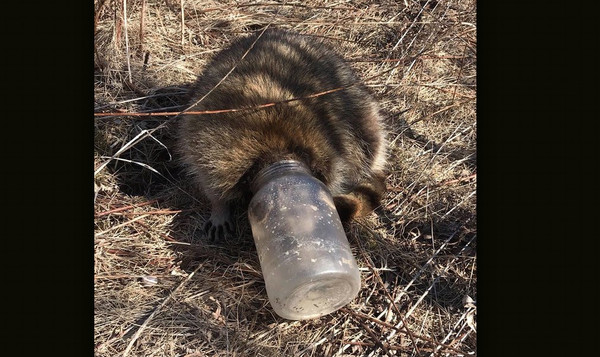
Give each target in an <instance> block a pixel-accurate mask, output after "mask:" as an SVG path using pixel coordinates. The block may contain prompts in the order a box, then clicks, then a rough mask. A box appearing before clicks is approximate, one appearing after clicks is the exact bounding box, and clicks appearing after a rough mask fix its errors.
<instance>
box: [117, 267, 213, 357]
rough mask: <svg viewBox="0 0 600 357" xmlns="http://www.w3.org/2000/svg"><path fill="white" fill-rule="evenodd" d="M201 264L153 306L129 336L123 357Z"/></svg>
mask: <svg viewBox="0 0 600 357" xmlns="http://www.w3.org/2000/svg"><path fill="white" fill-rule="evenodd" d="M202 266H203V264H199V265H198V266H197V267H196V269H194V271H193V272H192V273H191V274H190V275H188V276H187V277H186V278H185V279H184V280H183V281H182V282H181V283H180V284H179V286H177V287H176V288H175V289H174V290H173V291H171V293H170V294H169V295H168V296H167V297H166V298H165V299H164V300H163V301H162V302H161V303H160V305H158V306H157V307H156V308H154V310H153V311H152V313H151V314H150V316H148V317H147V318H146V319H145V320H144V323H142V325H141V326H140V328H139V329H138V330H137V331H136V332H135V334H134V335H133V337H132V338H131V341H129V344H128V345H127V348H125V351H124V352H123V357H127V355H128V354H129V351H130V350H131V348H132V347H133V345H134V343H135V341H137V339H138V338H139V337H140V335H141V334H142V332H144V330H145V329H146V327H147V326H148V323H149V322H150V321H151V320H152V319H153V318H154V316H156V314H158V312H160V311H161V310H162V308H163V307H164V306H165V305H166V304H167V302H169V301H170V300H171V298H173V296H175V295H176V293H177V292H178V291H179V290H181V289H182V288H183V286H185V284H186V283H187V282H188V281H190V279H191V278H192V277H193V276H194V274H196V272H197V271H198V270H199V269H200V268H201V267H202Z"/></svg>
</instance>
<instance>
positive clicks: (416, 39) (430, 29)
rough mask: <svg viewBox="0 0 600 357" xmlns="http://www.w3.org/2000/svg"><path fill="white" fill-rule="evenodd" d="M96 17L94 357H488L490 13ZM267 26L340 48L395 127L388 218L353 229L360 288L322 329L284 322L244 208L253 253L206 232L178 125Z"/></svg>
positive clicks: (101, 4) (458, 9) (356, 4)
mask: <svg viewBox="0 0 600 357" xmlns="http://www.w3.org/2000/svg"><path fill="white" fill-rule="evenodd" d="M94 2H95V19H94V26H95V37H94V39H95V48H94V50H95V53H94V68H95V71H94V88H95V102H94V105H95V110H94V111H95V113H104V115H103V116H101V115H98V114H96V115H95V117H94V124H95V134H94V145H95V148H94V170H95V171H94V187H95V196H94V209H95V220H94V224H95V235H94V354H95V355H96V356H106V357H108V356H110V357H112V356H186V357H192V356H472V355H476V342H477V332H476V300H477V287H476V285H477V265H476V261H477V259H476V247H477V239H476V237H477V221H476V198H477V195H476V179H477V177H476V171H477V167H476V129H477V125H476V46H477V40H476V39H477V37H476V33H477V31H476V3H475V1H474V0H457V1H449V0H438V1H435V0H421V1H415V0H400V1H391V0H383V1H347V0H340V1H316V0H309V1H277V2H275V1H246V0H240V1H217V0H181V1H178V0H165V1H162V0H128V1H123V0H95V1H94ZM266 26H268V27H270V28H284V29H289V30H294V31H296V32H300V33H303V34H310V35H315V36H320V37H323V38H325V39H326V41H328V42H329V43H330V44H331V45H333V46H334V47H336V48H337V49H338V52H339V53H340V54H341V55H342V56H343V57H344V58H345V59H346V60H347V61H348V62H349V63H350V65H351V66H352V67H353V68H355V69H356V71H357V73H358V74H359V76H360V77H361V78H362V79H363V80H364V81H365V83H366V84H367V86H368V87H369V88H370V90H371V91H372V92H373V94H374V96H375V98H376V99H377V100H378V101H379V103H380V105H381V109H382V114H383V116H384V117H385V123H386V125H387V128H388V130H389V135H388V140H389V143H390V148H389V152H390V157H389V176H388V178H387V187H388V190H387V193H386V196H385V198H384V200H383V202H382V206H381V207H380V209H378V210H377V211H376V213H372V214H371V215H370V216H368V217H366V218H364V219H361V220H359V221H355V222H353V223H352V224H351V226H350V227H349V229H348V231H347V236H348V239H349V241H350V244H351V246H352V249H353V252H354V254H355V256H356V258H357V262H358V265H359V267H360V269H361V278H362V289H361V291H360V293H359V295H358V296H357V297H356V299H354V300H353V301H352V302H351V303H350V304H348V305H347V306H346V307H344V308H342V309H341V310H338V311H336V312H334V313H332V314H330V315H327V316H324V317H321V318H318V319H314V320H308V321H289V320H285V319H283V318H280V317H278V316H277V315H275V313H274V312H273V311H272V309H271V307H270V305H269V303H268V299H267V294H266V291H265V286H264V282H263V279H262V275H261V271H260V265H259V262H258V257H257V255H256V250H255V248H254V243H253V240H252V236H251V233H250V229H249V225H248V223H247V221H246V218H245V212H244V210H243V209H242V208H240V209H239V210H238V212H237V215H238V216H237V217H238V222H239V224H238V228H237V235H238V236H239V237H238V238H237V239H235V240H231V241H227V242H224V243H221V244H209V243H208V242H207V240H206V239H205V238H204V237H203V236H202V235H201V234H199V231H200V228H201V227H202V224H203V223H204V221H205V220H206V219H207V218H208V212H209V211H208V203H207V201H205V200H203V199H202V198H201V197H200V198H197V196H196V193H195V192H194V191H193V190H192V189H191V187H190V184H189V182H187V179H186V177H185V176H184V175H182V174H181V168H180V167H178V166H177V161H176V160H175V158H173V157H172V156H171V154H172V150H171V147H172V144H173V135H172V126H171V125H170V124H171V123H173V122H174V121H175V120H177V117H176V116H174V115H165V114H164V113H163V112H178V111H181V110H183V109H184V108H185V103H186V94H187V93H188V88H189V86H190V84H192V83H193V81H194V80H195V78H196V76H197V75H198V74H199V73H200V72H201V71H202V70H203V68H204V66H205V65H206V64H207V62H208V60H209V59H210V58H211V56H213V55H214V54H215V53H216V52H218V51H219V50H220V49H223V48H225V47H226V46H227V45H228V44H229V43H230V42H231V41H232V40H233V39H235V38H237V37H239V36H244V35H248V34H250V33H253V32H256V31H261V30H263V29H264V28H265V27H266ZM134 113H147V114H144V115H140V114H137V115H135V114H134ZM149 113H157V114H154V115H152V114H149ZM128 114H129V115H128Z"/></svg>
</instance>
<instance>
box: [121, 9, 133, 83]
mask: <svg viewBox="0 0 600 357" xmlns="http://www.w3.org/2000/svg"><path fill="white" fill-rule="evenodd" d="M123 27H124V28H125V54H126V55H127V74H128V77H129V83H133V80H132V79H131V60H130V59H129V36H128V35H127V32H128V31H127V0H123Z"/></svg>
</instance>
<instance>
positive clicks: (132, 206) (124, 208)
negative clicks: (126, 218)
mask: <svg viewBox="0 0 600 357" xmlns="http://www.w3.org/2000/svg"><path fill="white" fill-rule="evenodd" d="M157 202H158V199H156V200H150V201H146V202H142V203H138V204H135V205H129V206H125V207H119V208H114V209H111V210H108V211H104V212H100V213H98V214H96V217H102V216H106V215H109V214H111V213H116V212H122V211H127V210H130V209H134V208H137V207H142V206H147V205H151V204H154V203H157Z"/></svg>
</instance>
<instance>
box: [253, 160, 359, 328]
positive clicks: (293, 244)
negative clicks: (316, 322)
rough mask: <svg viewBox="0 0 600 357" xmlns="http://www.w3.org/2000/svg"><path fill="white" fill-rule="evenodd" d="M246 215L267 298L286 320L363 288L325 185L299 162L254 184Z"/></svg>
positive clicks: (342, 301)
mask: <svg viewBox="0 0 600 357" xmlns="http://www.w3.org/2000/svg"><path fill="white" fill-rule="evenodd" d="M252 191H253V192H254V196H253V198H252V200H251V201H250V205H249V208H248V218H249V221H250V225H251V227H252V235H253V237H254V243H255V244H256V249H257V252H258V257H259V260H260V265H261V269H262V272H263V276H264V279H265V285H266V289H267V295H268V297H269V302H270V303H271V306H272V307H273V309H274V310H275V312H276V313H277V314H278V315H280V316H281V317H284V318H286V319H291V320H304V319H310V318H315V317H319V316H323V315H326V314H329V313H331V312H333V311H335V310H337V309H339V308H340V307H342V306H344V305H346V304H347V303H349V302H350V301H351V300H352V299H354V297H355V296H356V295H357V294H358V291H359V290H360V272H359V270H358V266H357V265H356V260H355V259H354V256H353V255H352V251H351V250H350V245H349V244H348V239H347V238H346V234H345V233H344V228H343V227H342V224H341V222H340V218H339V215H338V213H337V211H336V208H335V205H334V203H333V198H332V197H331V194H330V193H329V191H328V189H327V187H326V186H325V185H324V184H323V183H322V182H321V181H319V180H317V179H316V178H315V177H313V176H312V175H311V173H310V171H309V169H308V168H307V167H306V166H305V165H304V164H302V163H301V162H298V161H293V160H285V161H279V162H276V163H274V164H272V165H271V166H269V167H267V168H265V169H263V170H261V171H260V172H259V173H258V175H257V176H256V178H255V179H254V181H253V182H252Z"/></svg>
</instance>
